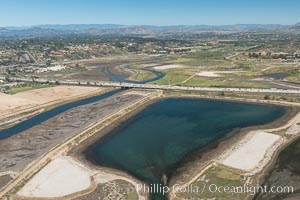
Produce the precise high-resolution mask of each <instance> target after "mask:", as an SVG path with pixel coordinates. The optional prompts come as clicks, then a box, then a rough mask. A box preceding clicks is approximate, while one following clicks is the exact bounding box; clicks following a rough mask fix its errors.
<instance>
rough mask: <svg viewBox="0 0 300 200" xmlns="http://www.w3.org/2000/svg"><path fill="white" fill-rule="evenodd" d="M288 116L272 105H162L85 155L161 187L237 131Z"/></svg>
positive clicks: (173, 101)
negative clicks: (194, 155) (192, 157)
mask: <svg viewBox="0 0 300 200" xmlns="http://www.w3.org/2000/svg"><path fill="white" fill-rule="evenodd" d="M285 111H286V110H285V108H283V107H279V106H271V105H257V104H244V103H233V102H225V101H216V100H200V99H183V98H177V99H175V98H171V99H163V100H160V101H158V102H156V103H154V104H152V105H150V106H149V107H148V108H146V109H145V110H143V111H142V112H140V113H138V114H137V115H135V116H134V117H132V118H131V119H129V120H128V121H127V122H126V123H123V124H121V125H120V126H119V127H117V128H116V129H115V130H113V131H112V132H111V133H110V134H108V135H106V137H104V138H102V139H101V140H99V141H97V142H95V143H94V144H92V145H91V146H90V147H88V148H87V149H86V151H85V152H84V154H85V155H86V157H87V159H89V160H90V161H92V162H93V163H95V164H98V165H101V166H106V167H112V168H117V169H121V170H124V171H127V172H129V173H130V174H132V175H134V176H135V177H137V178H139V179H141V180H144V181H146V182H148V183H160V182H161V177H162V176H163V175H166V176H167V177H168V178H169V177H170V176H171V174H172V173H173V172H174V171H175V170H176V169H177V168H178V167H179V166H180V165H181V161H182V160H183V159H184V158H185V157H186V156H187V155H188V154H190V153H191V152H194V151H195V150H198V149H201V148H203V147H204V146H205V145H207V144H209V143H210V142H212V141H214V140H216V139H218V138H221V137H224V136H225V135H226V134H228V133H230V132H231V131H233V130H234V129H238V128H242V127H247V126H252V125H260V124H265V123H268V122H271V121H273V120H275V119H276V118H278V117H280V116H282V115H283V114H284V113H285ZM152 198H153V199H161V198H164V197H162V196H161V195H154V196H152Z"/></svg>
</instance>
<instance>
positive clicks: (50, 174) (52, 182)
mask: <svg viewBox="0 0 300 200" xmlns="http://www.w3.org/2000/svg"><path fill="white" fill-rule="evenodd" d="M91 175H92V171H90V170H89V169H88V168H86V167H84V166H83V165H81V164H80V163H78V162H76V161H75V160H73V159H72V158H71V157H67V156H61V157H58V158H56V159H55V160H53V161H51V162H50V163H49V164H48V165H46V166H45V167H44V168H43V169H42V170H41V171H40V172H38V173H37V174H36V175H35V176H34V177H33V178H32V179H31V180H30V181H29V182H28V183H27V184H26V185H25V186H24V187H23V188H22V189H21V190H20V191H19V192H18V195H20V196H24V197H62V196H66V195H69V194H72V193H75V192H79V191H82V190H85V189H87V188H88V187H89V186H90V185H91V178H90V177H91Z"/></svg>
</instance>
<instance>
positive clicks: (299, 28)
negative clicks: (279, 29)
mask: <svg viewBox="0 0 300 200" xmlns="http://www.w3.org/2000/svg"><path fill="white" fill-rule="evenodd" d="M290 29H293V30H300V22H298V23H297V24H295V25H294V26H292V27H290Z"/></svg>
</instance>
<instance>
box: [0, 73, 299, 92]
mask: <svg viewBox="0 0 300 200" xmlns="http://www.w3.org/2000/svg"><path fill="white" fill-rule="evenodd" d="M1 79H2V80H5V79H6V78H5V77H3V76H0V80H1ZM6 80H9V81H23V82H33V81H34V82H36V83H52V84H60V85H84V86H96V87H97V86H102V87H121V88H141V89H159V90H183V91H206V92H241V93H280V94H300V90H299V89H279V88H265V89H264V88H228V87H190V86H176V85H154V84H138V83H124V82H113V81H79V80H61V79H60V80H54V79H42V78H35V79H33V78H31V77H30V78H29V77H9V78H7V79H6Z"/></svg>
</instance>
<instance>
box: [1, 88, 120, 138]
mask: <svg viewBox="0 0 300 200" xmlns="http://www.w3.org/2000/svg"><path fill="white" fill-rule="evenodd" d="M120 91H122V90H121V89H116V90H113V91H109V92H106V93H103V94H100V95H97V96H93V97H89V98H85V99H80V100H77V101H73V102H70V103H66V104H63V105H60V106H57V107H55V108H53V109H51V110H48V111H45V112H43V113H40V114H38V115H36V116H34V117H32V118H30V119H27V120H25V121H22V122H20V123H18V124H16V125H14V126H12V127H10V128H7V129H4V130H0V140H3V139H5V138H8V137H10V136H12V135H15V134H18V133H20V132H22V131H25V130H27V129H29V128H31V127H33V126H36V125H38V124H41V123H42V122H44V121H46V120H48V119H50V118H52V117H55V116H56V115H59V114H61V113H63V112H65V111H67V110H70V109H72V108H74V107H78V106H82V105H86V104H90V103H93V102H96V101H100V100H102V99H105V98H107V97H110V96H112V95H114V94H117V93H118V92H120Z"/></svg>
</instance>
